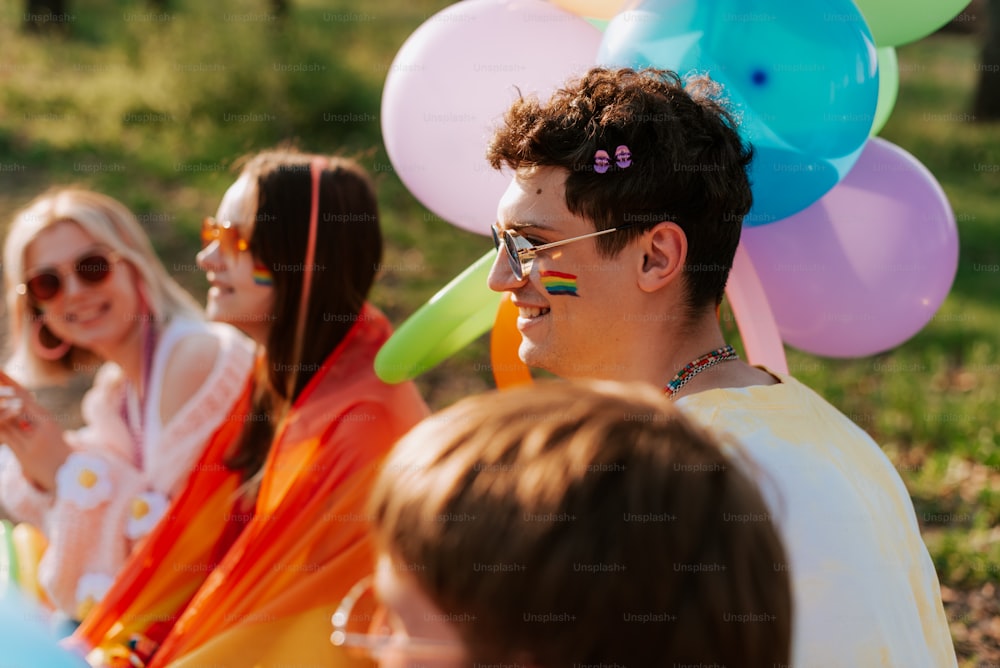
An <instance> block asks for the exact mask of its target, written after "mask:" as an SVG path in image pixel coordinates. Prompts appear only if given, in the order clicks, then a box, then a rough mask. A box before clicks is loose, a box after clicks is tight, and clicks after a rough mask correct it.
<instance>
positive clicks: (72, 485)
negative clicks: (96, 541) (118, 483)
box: [56, 452, 112, 510]
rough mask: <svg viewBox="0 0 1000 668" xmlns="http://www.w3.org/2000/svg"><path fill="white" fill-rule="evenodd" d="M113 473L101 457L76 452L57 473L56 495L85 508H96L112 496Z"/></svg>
mask: <svg viewBox="0 0 1000 668" xmlns="http://www.w3.org/2000/svg"><path fill="white" fill-rule="evenodd" d="M111 492H112V489H111V474H110V472H109V471H108V464H107V462H105V461H104V460H103V459H101V458H100V457H95V456H94V455H88V454H85V453H82V452H74V453H72V454H71V455H70V456H69V457H67V458H66V461H65V462H64V463H63V465H62V466H61V467H59V471H58V472H57V473H56V496H58V497H59V498H60V499H66V500H68V501H71V502H73V503H75V504H76V505H77V506H79V507H80V508H81V509H83V510H90V509H91V508H96V507H97V506H99V505H101V504H102V503H104V502H105V501H107V500H108V499H110V498H111Z"/></svg>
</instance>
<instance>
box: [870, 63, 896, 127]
mask: <svg viewBox="0 0 1000 668" xmlns="http://www.w3.org/2000/svg"><path fill="white" fill-rule="evenodd" d="M876 53H877V54H878V103H877V104H876V105H875V120H874V121H872V129H871V131H870V132H869V133H868V134H869V136H872V137H874V136H875V135H877V134H878V133H879V132H881V131H882V128H883V127H885V122H886V121H888V120H889V116H891V115H892V109H893V107H895V106H896V96H897V95H898V94H899V60H898V59H897V58H896V49H895V48H894V47H891V46H882V47H879V48H878V49H877V50H876Z"/></svg>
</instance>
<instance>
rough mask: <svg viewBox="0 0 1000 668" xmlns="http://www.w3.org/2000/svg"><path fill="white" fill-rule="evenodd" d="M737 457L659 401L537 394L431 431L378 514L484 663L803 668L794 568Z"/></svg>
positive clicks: (384, 537)
mask: <svg viewBox="0 0 1000 668" xmlns="http://www.w3.org/2000/svg"><path fill="white" fill-rule="evenodd" d="M732 451H733V453H734V455H733V456H730V455H729V454H727V452H724V451H723V449H722V448H721V447H720V446H719V442H718V441H717V440H716V438H715V437H714V436H712V435H711V434H709V432H707V431H706V430H704V429H702V428H700V427H698V426H696V425H695V424H693V423H692V422H690V421H689V420H687V419H686V418H685V417H684V416H683V415H682V414H681V412H680V411H679V410H678V409H677V408H676V407H674V406H673V405H672V404H671V403H669V402H668V401H666V400H665V399H664V398H663V396H662V395H661V394H660V393H659V392H658V391H657V390H656V389H654V388H652V387H649V386H645V385H639V384H621V383H611V382H588V383H583V382H555V383H551V382H550V383H539V384H536V385H535V386H533V387H528V388H523V387H522V388H514V389H511V390H505V391H503V392H491V393H487V394H483V395H479V396H476V397H471V398H469V399H465V400H463V401H460V402H458V403H457V404H455V405H454V406H452V407H450V408H448V409H446V410H444V411H442V412H440V413H438V414H436V415H434V416H432V417H430V418H428V419H426V420H424V421H423V422H422V423H420V424H419V425H417V426H416V427H415V428H414V429H413V430H411V431H410V432H409V433H408V434H407V435H406V436H404V437H403V439H402V440H401V441H400V442H399V443H398V444H397V445H396V448H395V449H394V450H393V452H392V453H391V454H390V455H389V458H388V459H387V461H386V462H385V464H384V469H383V470H382V473H381V475H380V477H379V479H378V481H377V483H376V485H375V488H374V491H373V494H372V497H371V502H370V513H371V515H372V517H373V520H374V525H375V535H376V540H377V544H378V547H379V549H380V550H381V552H383V553H385V554H387V555H389V556H390V557H391V558H392V560H393V561H394V562H395V565H396V567H397V568H399V569H400V570H401V571H405V572H407V573H409V574H411V575H412V576H413V577H414V578H415V580H416V582H417V584H418V586H419V587H420V588H421V589H422V590H423V591H424V592H425V593H426V594H427V595H428V596H429V598H430V599H431V600H432V601H433V602H434V604H435V605H436V606H437V607H438V608H439V609H440V610H441V611H442V612H443V613H445V614H446V615H448V616H449V619H458V620H464V621H462V622H461V623H456V624H455V626H456V627H457V631H458V632H459V634H460V636H461V637H462V640H463V642H464V644H465V647H466V650H467V652H468V653H469V655H470V656H469V658H470V660H473V661H477V662H482V663H490V662H496V661H508V660H510V661H515V662H518V663H524V662H527V663H533V664H535V665H538V666H542V667H545V668H548V667H551V666H569V665H575V664H600V665H613V664H620V665H627V666H632V665H648V663H649V657H651V656H657V657H661V658H662V659H664V660H665V659H667V658H669V659H671V660H672V661H674V662H677V663H692V664H694V663H698V664H699V665H708V664H714V663H718V664H722V665H740V666H746V667H748V668H756V667H765V666H766V667H767V668H770V667H771V666H773V665H779V664H787V663H788V661H789V651H790V650H789V647H790V643H791V615H792V601H791V593H790V592H791V590H790V584H789V578H788V572H787V570H788V569H787V561H786V557H785V552H784V548H783V546H782V543H781V541H780V539H779V536H778V532H777V529H776V523H775V522H774V521H773V520H772V518H771V514H770V512H769V510H768V507H767V506H766V505H765V502H764V499H763V497H762V496H761V493H760V490H759V489H758V486H757V478H758V475H757V473H756V472H752V471H753V467H752V466H750V467H749V468H748V466H747V465H746V464H748V463H749V462H743V461H740V458H741V457H742V456H743V455H741V454H739V448H738V447H737V446H735V444H734V447H733V450H732ZM737 462H738V463H737ZM748 472H750V473H748ZM751 476H753V477H751ZM630 615H631V617H630ZM727 615H731V616H732V615H735V616H737V618H742V617H739V616H741V615H757V619H760V620H762V621H763V622H764V623H757V624H737V623H731V622H730V621H729V620H728V619H727V617H726V616H727ZM748 618H749V617H748ZM546 622H551V623H546ZM525 659H526V661H525Z"/></svg>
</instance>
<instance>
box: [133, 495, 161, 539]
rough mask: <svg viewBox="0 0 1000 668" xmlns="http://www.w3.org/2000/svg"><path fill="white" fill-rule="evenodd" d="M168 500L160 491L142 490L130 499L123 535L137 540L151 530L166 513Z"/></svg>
mask: <svg viewBox="0 0 1000 668" xmlns="http://www.w3.org/2000/svg"><path fill="white" fill-rule="evenodd" d="M169 507H170V500H169V499H167V497H166V495H164V494H161V493H160V492H143V493H142V494H139V495H138V496H136V497H134V498H133V499H132V503H131V505H130V507H129V514H128V521H127V522H126V523H125V535H126V536H128V538H129V539H130V540H138V539H140V538H142V537H143V536H145V535H146V534H148V533H149V532H150V531H152V530H153V527H155V526H156V525H157V523H158V522H159V521H160V520H161V519H162V518H163V516H164V515H166V514H167V508H169Z"/></svg>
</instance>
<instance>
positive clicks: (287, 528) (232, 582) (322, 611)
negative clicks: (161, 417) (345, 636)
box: [88, 306, 428, 668]
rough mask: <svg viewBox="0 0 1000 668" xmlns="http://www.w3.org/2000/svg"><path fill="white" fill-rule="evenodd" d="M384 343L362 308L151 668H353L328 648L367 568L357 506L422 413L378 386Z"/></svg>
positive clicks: (366, 541)
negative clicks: (294, 667) (246, 513)
mask: <svg viewBox="0 0 1000 668" xmlns="http://www.w3.org/2000/svg"><path fill="white" fill-rule="evenodd" d="M389 334H390V327H389V323H388V321H387V320H386V319H385V317H384V316H383V315H382V314H381V313H379V312H378V311H377V310H376V309H374V308H373V307H371V306H366V307H365V309H364V310H363V311H362V313H361V315H360V316H359V320H358V322H357V323H356V324H355V326H354V327H353V328H352V329H351V330H350V332H349V333H348V334H347V336H346V337H345V339H344V341H343V342H342V343H341V344H340V346H338V347H337V349H336V350H335V351H334V352H333V353H332V354H331V355H330V357H329V358H328V359H327V360H326V362H325V363H324V365H323V368H322V369H320V371H319V372H318V373H317V374H316V376H314V377H313V379H312V381H311V382H310V384H309V385H308V386H307V387H306V388H305V390H304V391H303V392H302V395H301V396H300V397H299V399H298V401H297V402H296V404H295V406H293V408H292V409H291V411H290V412H289V414H288V415H287V416H286V418H285V420H284V421H283V422H282V424H281V425H279V427H278V433H277V435H276V437H275V441H274V444H273V445H272V448H271V451H270V453H269V455H268V460H267V462H266V464H265V467H264V476H263V480H262V484H261V489H260V494H259V497H258V500H257V507H256V512H255V515H254V518H253V519H252V520H251V521H250V524H249V525H248V526H247V528H246V529H245V530H244V531H243V532H242V534H241V535H240V536H239V537H238V538H237V539H236V541H235V543H234V544H233V546H232V547H231V548H230V550H229V551H228V552H227V553H226V555H225V557H224V558H223V559H222V560H221V561H220V562H219V564H218V565H217V567H216V568H215V569H214V570H213V571H212V572H211V573H210V574H208V576H207V578H206V579H205V581H204V583H203V584H202V586H201V588H200V589H199V590H198V592H197V593H196V594H195V595H194V598H193V599H192V600H191V602H190V604H189V605H188V606H187V608H186V609H185V610H184V612H183V614H182V615H181V616H180V618H179V619H178V621H177V623H176V624H175V625H174V626H173V629H172V631H171V632H170V634H169V635H168V637H167V638H166V639H165V641H164V642H163V644H162V646H161V647H160V649H159V651H158V652H157V653H156V655H155V656H154V657H153V660H152V661H151V662H150V664H149V666H150V668H161V667H163V666H170V667H171V668H184V667H187V666H204V665H212V666H218V667H220V668H221V667H224V666H225V667H228V666H232V667H234V668H236V667H240V668H243V667H247V666H268V665H275V664H276V663H284V664H289V665H291V664H295V663H299V664H302V665H306V664H308V665H324V666H342V665H353V664H352V663H351V661H349V660H348V658H347V657H346V655H345V654H344V653H343V652H341V650H339V649H338V648H335V647H333V645H332V644H331V643H330V641H329V636H330V632H331V630H332V629H331V627H330V617H331V615H332V614H333V612H334V610H335V609H336V607H337V605H338V604H339V602H340V600H341V598H342V597H343V595H344V594H345V593H346V592H347V589H348V588H349V587H351V585H353V584H354V583H355V582H356V581H357V580H358V579H359V578H361V577H362V576H364V575H366V574H368V573H370V572H371V570H372V565H373V563H372V562H373V553H372V546H371V543H370V536H369V533H368V518H367V517H365V516H364V508H365V504H366V502H367V497H368V493H369V490H370V488H371V484H372V482H373V481H374V479H375V476H376V475H377V473H378V468H379V465H380V462H381V460H382V458H383V457H384V455H385V454H386V453H387V452H388V450H389V449H390V448H391V447H392V444H393V443H394V442H395V441H396V439H398V438H399V437H400V436H401V435H402V434H403V433H405V432H406V431H407V430H409V428H410V427H412V426H413V425H414V424H416V423H417V422H418V421H420V420H421V419H422V418H423V417H425V416H426V415H427V413H428V411H427V407H426V406H425V405H424V403H423V401H422V400H421V399H420V396H419V394H418V393H417V391H416V388H415V387H414V386H413V385H412V383H403V384H400V385H386V384H385V383H383V382H382V381H380V380H379V379H378V378H377V377H376V376H375V372H374V368H373V363H374V358H375V354H376V353H377V352H378V349H379V348H380V347H381V345H382V344H383V343H384V342H385V340H386V339H387V338H388V337H389ZM216 533H218V530H216ZM164 568H165V567H163V566H161V567H160V568H159V570H160V571H163V570H164ZM88 622H89V620H88Z"/></svg>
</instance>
